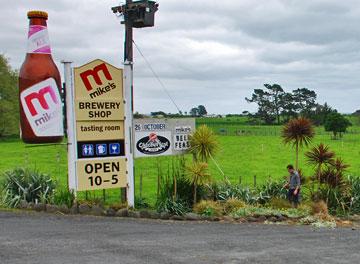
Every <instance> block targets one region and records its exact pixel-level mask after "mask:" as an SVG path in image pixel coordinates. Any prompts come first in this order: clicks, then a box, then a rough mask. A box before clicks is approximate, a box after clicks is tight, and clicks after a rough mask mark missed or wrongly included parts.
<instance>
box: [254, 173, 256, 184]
mask: <svg viewBox="0 0 360 264" xmlns="http://www.w3.org/2000/svg"><path fill="white" fill-rule="evenodd" d="M254 187H256V175H254Z"/></svg>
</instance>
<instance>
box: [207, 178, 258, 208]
mask: <svg viewBox="0 0 360 264" xmlns="http://www.w3.org/2000/svg"><path fill="white" fill-rule="evenodd" d="M215 188H216V191H214V193H215V195H216V197H215V200H219V201H227V200H229V199H238V200H242V201H244V202H245V203H247V204H252V203H256V202H258V200H259V197H258V196H257V194H256V192H255V191H254V190H251V189H250V188H249V187H245V186H242V185H231V184H228V183H223V184H218V185H216V187H215Z"/></svg>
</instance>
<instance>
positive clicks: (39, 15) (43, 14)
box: [27, 10, 48, 19]
mask: <svg viewBox="0 0 360 264" xmlns="http://www.w3.org/2000/svg"><path fill="white" fill-rule="evenodd" d="M27 17H28V18H35V17H36V18H45V19H47V18H48V13H46V12H44V11H37V10H34V11H29V12H28V13H27Z"/></svg>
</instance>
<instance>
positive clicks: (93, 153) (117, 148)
mask: <svg viewBox="0 0 360 264" xmlns="http://www.w3.org/2000/svg"><path fill="white" fill-rule="evenodd" d="M77 150H78V158H79V159H88V158H103V157H120V156H125V143H124V140H102V141H78V142H77Z"/></svg>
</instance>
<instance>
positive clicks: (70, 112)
mask: <svg viewBox="0 0 360 264" xmlns="http://www.w3.org/2000/svg"><path fill="white" fill-rule="evenodd" d="M61 62H62V63H63V64H64V77H65V78H64V79H65V94H66V122H67V133H66V134H67V144H68V147H67V149H68V187H69V190H70V191H73V192H74V194H75V195H76V189H77V188H76V186H77V183H76V163H75V161H76V146H75V142H76V139H75V117H74V100H73V98H74V90H73V82H72V74H71V73H72V71H71V63H72V62H71V61H65V60H63V61H61Z"/></svg>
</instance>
